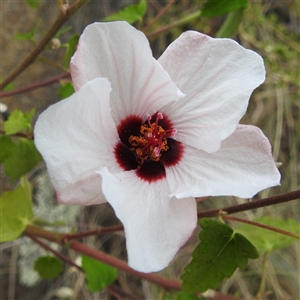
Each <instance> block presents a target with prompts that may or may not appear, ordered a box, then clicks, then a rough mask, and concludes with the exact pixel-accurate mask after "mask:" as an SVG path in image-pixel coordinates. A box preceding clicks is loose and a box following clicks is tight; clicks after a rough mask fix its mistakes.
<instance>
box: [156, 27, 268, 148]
mask: <svg viewBox="0 0 300 300" xmlns="http://www.w3.org/2000/svg"><path fill="white" fill-rule="evenodd" d="M158 61H159V62H160V63H161V64H162V66H163V67H164V69H165V70H166V71H167V72H168V73H169V75H170V76H171V78H172V80H174V82H175V83H176V84H177V86H178V87H179V89H180V90H181V91H182V92H183V93H184V94H186V97H185V98H184V99H181V100H179V101H176V102H173V103H170V104H169V105H167V107H165V108H164V109H163V110H161V111H162V112H164V113H165V114H166V115H167V116H168V117H169V118H170V119H171V120H172V122H173V124H174V127H175V128H176V130H177V134H176V139H177V140H179V141H181V142H184V143H186V144H189V145H191V146H193V147H196V148H198V149H203V150H205V151H207V152H214V151H216V150H218V149H219V147H220V143H221V141H222V140H223V139H225V138H227V137H228V136H229V135H230V134H231V133H232V132H233V131H234V130H235V128H236V126H237V124H238V123H239V121H240V119H241V117H242V116H243V115H244V113H245V111H246V109H247V106H248V100H249V97H250V95H251V93H252V91H253V90H254V89H255V88H256V87H257V86H258V85H260V84H261V83H262V82H263V81H264V79H265V68H264V64H263V60H262V58H261V57H260V56H259V55H258V54H256V53H255V52H253V51H251V50H247V49H245V48H243V47H242V46H240V45H239V44H238V43H236V42H235V41H233V40H230V39H213V38H211V37H208V36H206V35H204V34H201V33H199V32H193V31H188V32H185V33H183V34H182V35H181V36H180V37H179V38H178V39H177V40H175V41H174V42H173V43H172V44H171V45H170V46H169V47H168V48H167V49H166V51H165V52H164V53H163V55H162V56H161V57H160V59H159V60H158Z"/></svg>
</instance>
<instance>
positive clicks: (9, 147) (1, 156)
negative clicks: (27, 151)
mask: <svg viewBox="0 0 300 300" xmlns="http://www.w3.org/2000/svg"><path fill="white" fill-rule="evenodd" d="M0 145H1V147H0V163H1V164H2V163H3V162H4V161H5V160H6V159H7V158H8V157H9V156H10V155H11V154H12V153H13V152H14V150H15V148H16V144H15V143H14V142H13V141H12V140H11V138H10V137H9V136H6V135H1V136H0Z"/></svg>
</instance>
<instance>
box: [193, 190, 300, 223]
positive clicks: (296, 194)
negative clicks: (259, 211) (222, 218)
mask: <svg viewBox="0 0 300 300" xmlns="http://www.w3.org/2000/svg"><path fill="white" fill-rule="evenodd" d="M299 198H300V190H296V191H292V192H288V193H285V194H281V195H276V196H273V197H269V198H265V199H260V200H255V201H251V202H247V203H243V204H239V205H233V206H227V207H223V208H219V209H213V210H208V211H202V212H198V218H204V217H207V218H209V217H217V216H219V215H220V212H226V213H227V214H228V215H230V214H234V213H237V212H241V211H246V210H250V209H255V208H260V207H265V206H269V205H274V204H279V203H284V202H288V201H292V200H296V199H299Z"/></svg>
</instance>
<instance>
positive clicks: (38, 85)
mask: <svg viewBox="0 0 300 300" xmlns="http://www.w3.org/2000/svg"><path fill="white" fill-rule="evenodd" d="M68 77H70V73H64V74H60V75H58V76H56V77H53V78H51V79H48V80H45V81H41V82H38V83H35V84H32V85H29V86H26V87H23V88H20V89H17V90H14V91H9V92H0V98H6V97H11V96H14V95H18V94H22V93H26V92H29V91H32V90H35V89H38V88H41V87H43V86H47V85H50V84H53V83H56V82H58V81H60V80H62V79H64V78H68Z"/></svg>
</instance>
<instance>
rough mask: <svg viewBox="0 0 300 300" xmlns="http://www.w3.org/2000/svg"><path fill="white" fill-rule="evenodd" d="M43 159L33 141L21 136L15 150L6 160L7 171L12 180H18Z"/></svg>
mask: <svg viewBox="0 0 300 300" xmlns="http://www.w3.org/2000/svg"><path fill="white" fill-rule="evenodd" d="M41 160H42V157H41V155H40V153H39V152H38V151H37V149H36V148H35V145H34V143H33V141H32V140H28V139H24V138H20V139H19V141H18V143H17V144H16V147H15V149H14V151H13V152H12V153H11V155H10V156H9V157H8V158H7V159H6V160H5V161H4V168H5V173H6V174H7V175H8V176H9V177H10V178H11V180H16V179H18V178H20V177H21V176H22V175H24V174H26V173H27V172H29V171H31V169H32V168H34V167H35V166H36V165H37V164H38V163H39V162H40V161H41Z"/></svg>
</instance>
